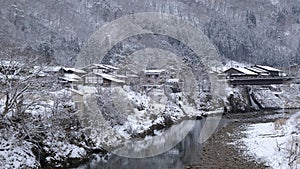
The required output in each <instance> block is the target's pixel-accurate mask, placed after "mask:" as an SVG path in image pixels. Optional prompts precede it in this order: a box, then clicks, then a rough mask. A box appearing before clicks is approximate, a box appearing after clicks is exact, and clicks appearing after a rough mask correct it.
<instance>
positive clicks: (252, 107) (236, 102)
mask: <svg viewBox="0 0 300 169" xmlns="http://www.w3.org/2000/svg"><path fill="white" fill-rule="evenodd" d="M227 90H228V91H227V93H228V94H227V104H226V109H227V110H228V112H230V113H238V112H250V111H256V110H276V109H295V108H300V84H282V85H267V86H258V85H257V86H238V87H234V88H228V89H227Z"/></svg>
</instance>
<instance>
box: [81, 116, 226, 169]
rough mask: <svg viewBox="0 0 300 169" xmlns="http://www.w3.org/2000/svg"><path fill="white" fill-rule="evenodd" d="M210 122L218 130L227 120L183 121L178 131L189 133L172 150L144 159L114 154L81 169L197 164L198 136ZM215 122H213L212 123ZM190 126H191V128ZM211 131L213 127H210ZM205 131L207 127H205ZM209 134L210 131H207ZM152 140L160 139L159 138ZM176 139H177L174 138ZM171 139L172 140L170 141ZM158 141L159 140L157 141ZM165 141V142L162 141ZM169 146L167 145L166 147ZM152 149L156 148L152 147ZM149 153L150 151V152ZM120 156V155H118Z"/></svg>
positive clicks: (167, 168)
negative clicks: (207, 122) (186, 129)
mask: <svg viewBox="0 0 300 169" xmlns="http://www.w3.org/2000/svg"><path fill="white" fill-rule="evenodd" d="M207 120H210V124H212V123H218V124H217V126H218V128H220V127H222V126H224V125H225V124H227V123H228V120H227V119H221V120H220V119H218V118H203V119H201V120H184V121H182V122H181V123H179V124H177V125H178V126H180V129H179V130H185V128H189V129H190V131H189V132H188V133H187V135H186V136H185V137H183V140H181V141H180V142H179V143H178V144H176V145H175V146H174V147H173V148H171V149H169V150H168V151H166V152H164V153H162V154H159V155H156V156H151V157H145V158H129V157H124V156H120V155H116V154H112V155H111V156H109V158H108V159H107V160H98V161H96V160H95V159H93V160H91V161H90V162H89V163H88V164H86V165H84V166H82V167H81V168H87V169H183V168H185V167H186V166H187V165H189V164H191V163H199V162H200V158H199V155H201V153H202V146H203V144H202V143H200V142H199V135H200V133H201V135H202V134H204V135H205V134H206V133H203V132H201V130H202V128H203V126H204V125H205V122H206V121H207ZM214 121H215V122H214ZM191 125H192V126H191ZM212 129H213V127H212ZM206 130H207V127H206ZM207 132H208V133H210V132H211V131H208V130H207ZM155 137H156V136H154V138H153V139H162V138H161V137H158V138H155ZM176 137H177V138H176ZM178 137H179V138H178ZM180 137H182V136H181V135H177V134H172V137H168V138H169V141H171V142H172V141H173V142H174V140H175V142H176V141H177V140H178V139H181V138H180ZM170 139H173V140H170ZM158 141H159V140H158ZM163 141H165V140H163ZM144 146H145V143H144V142H137V143H136V145H135V147H144ZM167 146H169V145H167ZM152 147H153V148H154V149H157V147H155V146H152ZM150 151H151V150H150ZM118 154H120V153H118Z"/></svg>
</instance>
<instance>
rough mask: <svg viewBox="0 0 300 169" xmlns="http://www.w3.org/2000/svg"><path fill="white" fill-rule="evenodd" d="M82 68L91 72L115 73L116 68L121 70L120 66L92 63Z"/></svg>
mask: <svg viewBox="0 0 300 169" xmlns="http://www.w3.org/2000/svg"><path fill="white" fill-rule="evenodd" d="M82 70H84V71H86V72H89V73H90V72H93V73H114V72H115V71H116V70H119V68H117V67H114V66H111V65H106V64H90V65H88V66H86V67H84V68H82Z"/></svg>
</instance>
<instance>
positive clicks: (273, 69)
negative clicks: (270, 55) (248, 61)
mask: <svg viewBox="0 0 300 169" xmlns="http://www.w3.org/2000/svg"><path fill="white" fill-rule="evenodd" d="M255 67H258V68H261V69H264V70H267V71H276V72H282V70H279V69H276V68H273V67H271V66H262V65H255Z"/></svg>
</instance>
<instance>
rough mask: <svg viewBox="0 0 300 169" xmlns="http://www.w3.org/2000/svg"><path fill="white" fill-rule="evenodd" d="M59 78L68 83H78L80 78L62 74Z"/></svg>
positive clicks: (74, 75)
mask: <svg viewBox="0 0 300 169" xmlns="http://www.w3.org/2000/svg"><path fill="white" fill-rule="evenodd" d="M60 78H61V79H63V80H66V81H69V82H78V81H79V80H81V77H79V76H78V75H76V74H71V73H67V74H64V76H63V77H60Z"/></svg>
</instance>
